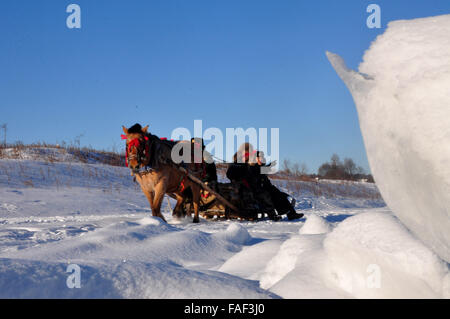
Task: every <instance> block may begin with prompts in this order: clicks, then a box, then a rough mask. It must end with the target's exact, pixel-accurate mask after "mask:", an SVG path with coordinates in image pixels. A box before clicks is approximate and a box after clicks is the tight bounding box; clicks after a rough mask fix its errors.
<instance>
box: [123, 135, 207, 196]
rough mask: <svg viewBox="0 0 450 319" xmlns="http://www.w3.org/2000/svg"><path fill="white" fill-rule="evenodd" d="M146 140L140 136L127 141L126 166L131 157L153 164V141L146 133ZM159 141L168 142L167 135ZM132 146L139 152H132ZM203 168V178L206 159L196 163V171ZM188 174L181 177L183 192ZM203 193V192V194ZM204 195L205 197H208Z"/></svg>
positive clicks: (148, 164) (125, 138) (124, 138)
mask: <svg viewBox="0 0 450 319" xmlns="http://www.w3.org/2000/svg"><path fill="white" fill-rule="evenodd" d="M143 137H144V140H142V139H140V138H134V139H132V140H131V141H129V142H128V143H127V146H126V149H125V166H126V167H128V163H129V161H130V160H131V159H137V160H138V162H139V163H145V165H146V166H147V167H150V166H151V155H152V154H150V146H151V142H150V140H149V137H148V136H146V135H144V136H143ZM121 138H122V139H123V140H127V139H128V137H127V136H126V135H121ZM157 139H158V140H159V141H161V142H163V143H168V141H167V138H165V137H161V138H157ZM170 141H171V142H173V140H170ZM142 142H144V145H142ZM132 147H136V149H137V154H132V153H131V149H132ZM200 170H201V176H202V178H204V177H205V176H206V165H205V163H204V161H202V162H201V163H195V171H196V172H199V171H200ZM188 178H189V177H188V175H183V176H182V177H181V179H180V188H179V191H180V192H183V191H184V190H185V189H186V185H185V183H186V181H187V179H188ZM202 195H203V194H202ZM208 196H209V195H207V196H204V197H208Z"/></svg>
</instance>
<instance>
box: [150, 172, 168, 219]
mask: <svg viewBox="0 0 450 319" xmlns="http://www.w3.org/2000/svg"><path fill="white" fill-rule="evenodd" d="M165 193H166V185H165V182H164V180H162V181H161V182H160V183H158V185H156V187H155V194H154V197H153V205H152V214H153V216H156V217H159V218H161V219H162V220H163V221H165V222H167V221H166V219H165V218H164V216H163V215H162V214H161V204H162V202H163V200H164V195H165Z"/></svg>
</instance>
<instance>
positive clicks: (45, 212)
mask: <svg viewBox="0 0 450 319" xmlns="http://www.w3.org/2000/svg"><path fill="white" fill-rule="evenodd" d="M283 183H284V182H280V185H283ZM322 183H326V184H327V187H329V186H330V185H336V186H335V187H342V186H339V184H336V183H327V182H322ZM345 187H348V185H347V186H345ZM352 187H356V188H366V189H367V190H368V191H367V193H368V194H371V192H374V191H376V189H375V186H374V185H373V184H367V183H353V186H352ZM302 189H303V190H302ZM292 192H293V194H294V196H295V197H296V199H297V209H298V210H299V211H302V212H303V213H305V216H306V217H305V218H303V219H301V220H297V221H287V220H282V221H280V222H272V221H269V220H264V221H260V222H241V221H209V220H205V219H201V222H200V224H193V223H192V222H191V221H192V219H191V218H187V219H183V220H176V219H173V218H172V216H171V213H170V209H169V205H168V201H167V199H166V200H165V202H164V208H163V212H164V215H165V217H166V219H167V220H168V223H167V224H166V223H163V222H161V221H160V220H159V219H156V218H153V217H151V212H150V209H149V207H148V203H147V201H146V199H145V197H144V195H143V194H142V193H141V191H140V189H139V188H138V187H137V184H135V183H133V181H132V178H131V176H130V175H129V170H128V169H127V168H121V167H113V166H107V165H102V164H83V163H76V162H70V161H61V162H58V161H56V162H48V161H36V160H6V159H4V160H0V298H25V297H26V298H49V297H50V298H116V297H117V298H354V297H356V298H360V297H374V298H378V297H419V298H422V297H449V293H448V283H449V275H448V265H447V264H446V263H444V262H443V261H442V260H440V259H439V258H438V257H437V256H436V255H435V254H434V253H433V252H432V251H431V250H429V249H428V248H427V247H426V246H424V245H423V244H422V243H421V242H420V241H419V240H417V239H416V238H415V237H414V236H413V235H411V233H410V232H409V231H408V230H406V229H405V228H404V227H403V226H402V225H401V224H400V223H399V221H398V220H397V218H396V217H394V216H393V215H392V213H391V212H390V210H389V209H388V208H387V207H386V206H384V203H383V201H382V200H376V199H373V198H371V199H364V198H361V197H360V196H359V197H355V198H352V197H348V198H345V197H342V196H320V197H319V196H315V195H314V194H312V193H310V192H308V190H307V188H297V189H296V190H293V191H292ZM171 206H172V207H173V206H174V203H173V202H171ZM74 264H76V265H78V266H79V267H80V274H81V276H80V284H81V288H73V289H71V288H68V286H67V281H68V280H69V283H70V282H71V280H72V279H73V278H74V277H70V276H73V274H74V273H72V272H67V270H68V266H69V265H74ZM70 269H71V268H69V270H70Z"/></svg>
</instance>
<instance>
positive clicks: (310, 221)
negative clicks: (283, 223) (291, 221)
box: [298, 214, 330, 235]
mask: <svg viewBox="0 0 450 319" xmlns="http://www.w3.org/2000/svg"><path fill="white" fill-rule="evenodd" d="M329 231H330V225H329V224H328V222H327V221H326V220H325V219H323V218H322V217H320V216H316V215H313V214H311V215H309V216H308V217H307V219H306V222H305V224H304V225H303V226H302V227H301V228H300V230H299V231H298V233H299V234H300V235H314V234H324V233H328V232H329Z"/></svg>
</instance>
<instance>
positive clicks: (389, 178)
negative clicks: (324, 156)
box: [327, 15, 450, 262]
mask: <svg viewBox="0 0 450 319" xmlns="http://www.w3.org/2000/svg"><path fill="white" fill-rule="evenodd" d="M449 34H450V15H443V16H437V17H430V18H423V19H414V20H409V21H404V20H402V21H394V22H391V23H389V26H388V29H387V31H386V32H385V33H384V34H383V35H381V36H379V37H378V38H377V39H376V41H374V43H373V44H372V45H371V47H370V49H369V50H368V51H367V52H366V53H365V55H364V58H363V62H362V63H361V64H360V66H359V71H360V72H356V71H353V70H350V69H348V68H347V67H346V65H345V63H344V61H343V60H342V58H340V57H339V56H338V55H336V54H333V53H329V52H327V56H328V59H329V60H330V62H331V64H332V65H333V67H334V69H335V70H336V72H337V73H338V75H339V76H340V77H341V79H342V80H343V81H344V82H345V84H346V85H347V87H348V89H349V90H350V92H351V94H352V95H353V99H354V101H355V104H356V107H357V110H358V116H359V121H360V126H361V131H362V135H363V138H364V143H365V147H366V151H367V155H368V159H369V164H370V167H371V170H372V173H373V175H374V177H375V180H376V183H377V185H378V187H379V189H380V192H381V194H382V196H383V198H384V200H385V201H386V203H387V204H388V206H389V207H390V208H391V209H392V210H393V212H394V213H395V214H396V215H397V216H398V217H399V219H400V220H401V221H402V222H403V223H404V224H405V225H406V226H407V227H408V228H409V229H410V230H412V231H413V232H414V233H415V234H416V235H417V236H418V237H419V238H420V239H421V240H422V241H423V242H424V243H426V244H427V245H429V246H430V247H431V248H432V249H433V250H434V251H435V252H436V253H437V254H439V256H440V257H442V258H443V259H445V260H446V261H447V262H449V261H450V37H449Z"/></svg>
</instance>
